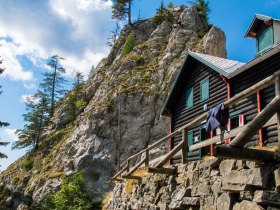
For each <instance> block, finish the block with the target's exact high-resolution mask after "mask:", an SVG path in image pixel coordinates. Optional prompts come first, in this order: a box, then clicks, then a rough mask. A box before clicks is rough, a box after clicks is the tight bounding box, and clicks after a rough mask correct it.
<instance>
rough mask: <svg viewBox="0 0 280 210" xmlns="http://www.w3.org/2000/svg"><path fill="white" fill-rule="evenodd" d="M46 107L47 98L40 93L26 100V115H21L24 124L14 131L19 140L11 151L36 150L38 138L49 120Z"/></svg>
mask: <svg viewBox="0 0 280 210" xmlns="http://www.w3.org/2000/svg"><path fill="white" fill-rule="evenodd" d="M47 106H48V100H47V96H46V95H45V94H43V93H41V92H38V93H36V94H35V95H34V96H32V97H29V98H27V102H26V110H27V113H26V114H24V115H23V117H24V121H25V122H26V124H25V125H24V128H23V129H20V130H17V131H16V133H17V135H18V138H19V140H18V141H16V142H14V143H13V146H12V148H13V149H22V148H26V147H30V148H34V149H35V150H36V149H37V148H38V145H39V140H40V136H41V134H42V133H43V131H44V127H45V126H46V125H47V123H48V120H49V114H48V110H47V109H46V107H47Z"/></svg>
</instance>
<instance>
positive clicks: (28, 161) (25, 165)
mask: <svg viewBox="0 0 280 210" xmlns="http://www.w3.org/2000/svg"><path fill="white" fill-rule="evenodd" d="M33 163H34V161H33V159H32V158H31V157H28V158H26V159H25V160H24V161H23V163H22V168H23V169H24V170H25V171H29V170H31V169H32V168H33Z"/></svg>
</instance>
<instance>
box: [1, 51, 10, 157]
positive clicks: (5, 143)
mask: <svg viewBox="0 0 280 210" xmlns="http://www.w3.org/2000/svg"><path fill="white" fill-rule="evenodd" d="M0 57H1V56H0ZM0 64H2V60H1V59H0ZM3 72H4V69H3V68H0V74H2V73H3ZM1 93H2V91H1V86H0V94H1ZM8 125H9V123H7V122H2V121H0V128H1V127H5V126H8ZM0 140H1V139H0ZM7 144H9V143H8V142H2V141H0V146H6V145H7ZM0 158H8V156H7V155H6V154H4V153H2V152H0Z"/></svg>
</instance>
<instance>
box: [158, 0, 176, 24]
mask: <svg viewBox="0 0 280 210" xmlns="http://www.w3.org/2000/svg"><path fill="white" fill-rule="evenodd" d="M153 21H154V22H155V23H156V24H157V25H159V24H161V23H162V22H163V21H168V22H172V21H173V15H172V13H171V11H169V10H168V9H166V8H165V6H164V5H163V2H161V5H160V7H159V9H157V13H156V15H155V17H154V18H153Z"/></svg>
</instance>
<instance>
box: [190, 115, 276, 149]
mask: <svg viewBox="0 0 280 210" xmlns="http://www.w3.org/2000/svg"><path fill="white" fill-rule="evenodd" d="M276 123H277V117H276V115H273V117H272V118H270V120H269V121H268V122H267V123H266V124H265V125H264V126H263V127H268V126H271V125H274V124H276ZM245 127H246V125H245V126H242V127H238V128H235V129H232V130H231V131H229V132H225V133H224V137H223V139H228V138H233V137H235V136H237V134H239V133H241V132H243V130H244V128H245ZM220 141H221V135H218V136H214V137H213V138H209V139H206V140H203V141H202V142H199V143H197V144H194V145H192V146H190V147H189V150H190V151H193V150H198V149H200V148H202V147H206V146H209V145H211V144H216V143H218V142H220ZM222 143H223V142H222Z"/></svg>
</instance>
